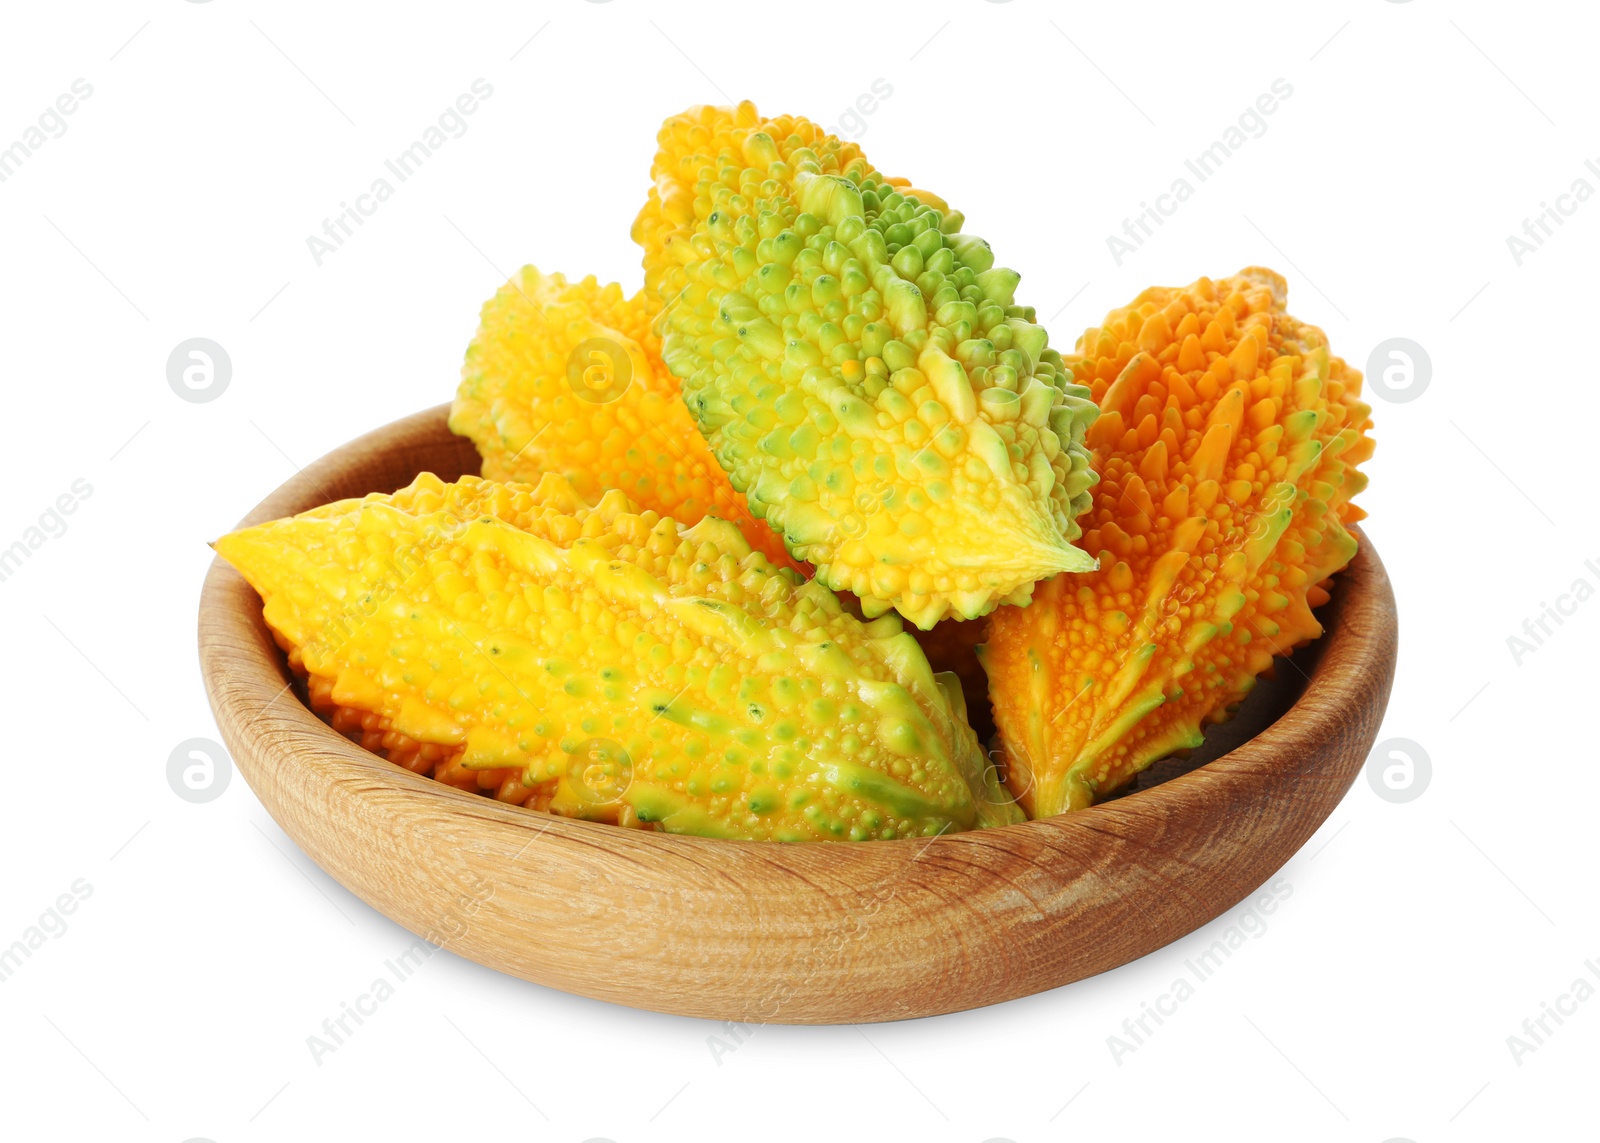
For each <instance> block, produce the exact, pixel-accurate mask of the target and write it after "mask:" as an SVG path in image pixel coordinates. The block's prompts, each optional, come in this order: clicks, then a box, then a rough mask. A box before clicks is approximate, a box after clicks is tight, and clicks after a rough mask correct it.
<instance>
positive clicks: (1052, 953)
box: [200, 406, 1398, 1023]
mask: <svg viewBox="0 0 1600 1143" xmlns="http://www.w3.org/2000/svg"><path fill="white" fill-rule="evenodd" d="M447 408H448V407H447V406H440V407H438V408H435V409H430V410H427V411H425V412H422V413H418V414H416V415H415V416H412V417H408V418H406V419H404V420H401V421H397V422H395V423H394V424H392V425H389V426H387V427H385V428H383V429H379V430H377V431H376V432H373V433H370V434H368V435H367V436H365V437H362V438H360V439H359V440H356V441H354V442H352V443H351V444H349V445H346V446H345V447H343V448H341V449H339V450H337V451H335V452H334V453H331V454H330V455H329V456H327V457H325V458H323V459H322V460H321V461H318V462H317V463H316V464H314V465H312V466H311V467H309V468H307V469H306V470H305V471H304V472H303V473H301V474H299V475H298V476H296V477H295V478H294V479H293V480H291V481H289V482H288V483H287V484H285V485H284V486H283V487H282V488H280V489H279V490H278V491H277V492H275V493H273V495H271V496H270V497H268V498H267V499H266V500H265V501H263V502H262V503H261V504H260V505H259V506H257V508H256V509H255V511H253V512H252V513H251V514H250V515H249V516H248V517H247V518H246V519H245V521H244V523H245V524H253V523H258V522H260V521H263V520H268V519H272V518H275V517H279V516H287V515H290V514H292V513H295V512H299V511H303V510H305V509H307V508H311V507H313V506H315V505H317V504H321V503H325V502H326V501H328V500H329V499H333V498H338V497H345V496H357V495H362V494H365V493H367V492H378V491H382V492H388V491H393V490H394V489H396V488H399V487H401V486H403V485H405V484H406V483H408V482H409V481H410V480H411V479H412V477H413V476H415V475H416V474H417V473H418V472H420V471H423V470H431V471H433V472H435V473H437V474H438V475H439V476H440V477H442V478H444V479H447V480H448V479H454V478H455V477H456V476H458V475H460V474H461V473H462V472H464V471H465V472H476V471H477V456H476V454H475V453H474V451H473V449H472V446H471V445H470V444H469V443H467V442H466V441H464V440H461V439H460V438H457V437H454V436H452V435H451V434H450V433H449V432H448V430H447V429H446V427H445V413H446V410H447ZM1323 614H1324V616H1325V621H1326V622H1327V624H1328V628H1329V630H1328V634H1327V635H1326V636H1325V637H1324V638H1323V639H1322V640H1319V641H1318V643H1317V644H1314V645H1313V651H1314V653H1313V654H1310V655H1306V656H1299V657H1297V658H1296V660H1294V661H1293V662H1294V663H1295V667H1294V671H1295V673H1296V674H1297V675H1298V674H1299V672H1302V671H1303V672H1304V676H1305V677H1303V678H1297V679H1296V683H1297V685H1296V686H1293V687H1290V688H1289V690H1290V691H1291V692H1296V691H1297V692H1299V693H1298V695H1297V697H1296V696H1294V695H1293V694H1292V693H1291V697H1293V701H1292V704H1289V705H1287V709H1265V708H1262V707H1260V706H1259V705H1257V704H1254V703H1252V704H1247V707H1246V711H1245V712H1244V713H1243V714H1241V717H1240V718H1239V719H1236V720H1235V722H1234V724H1231V726H1232V729H1233V731H1234V733H1236V734H1237V733H1238V731H1239V730H1240V729H1246V730H1255V731H1256V733H1254V735H1253V737H1250V738H1249V739H1248V740H1245V741H1243V742H1242V744H1240V745H1238V746H1237V748H1235V749H1233V750H1231V752H1229V753H1227V754H1226V755H1224V756H1222V757H1220V758H1217V759H1215V760H1214V761H1210V762H1208V763H1206V764H1204V765H1201V766H1198V767H1197V768H1194V769H1191V770H1189V772H1187V773H1178V774H1176V776H1172V777H1170V780H1167V781H1165V782H1163V783H1162V784H1160V785H1156V786H1154V787H1153V788H1148V789H1140V790H1139V791H1138V792H1137V793H1134V794H1131V795H1130V796H1127V797H1123V798H1120V799H1117V800H1115V801H1112V802H1108V803H1105V804H1103V805H1099V806H1096V807H1093V808H1091V809H1088V810H1084V811H1081V812H1078V813H1074V814H1067V815H1063V816H1061V817H1057V818H1052V819H1047V820H1044V821H1036V822H1028V823H1026V824H1023V825H1016V826H1007V827H1004V828H1001V829H992V830H982V831H976V832H972V833H963V834H955V835H951V836H948V837H941V838H934V839H931V840H921V839H913V840H903V841H884V842H863V843H848V842H814V843H800V844H789V845H785V844H781V843H774V842H767V843H758V842H730V841H717V840H711V839H705V838H693V837H674V836H669V835H664V834H656V833H643V832H634V831H631V830H623V829H617V828H615V827H612V826H606V825H599V824H595V823H590V822H582V821H574V820H570V819H565V818H559V817H551V816H547V815H544V814H539V813H535V812H532V811H527V810H522V809H519V808H515V807H510V806H505V805H501V804H499V803H497V802H494V801H492V800H491V799H488V798H484V797H478V796H475V795H472V794H468V793H463V792H460V791H457V790H454V789H451V788H449V787H447V786H444V785H443V784H441V783H437V782H434V781H432V780H430V779H427V778H423V777H419V776H417V775H415V774H411V773H409V772H407V771H404V770H402V769H401V768H399V767H397V766H394V765H391V764H390V763H388V762H385V761H384V760H382V759H380V758H378V757H376V756H375V755H372V754H369V753H367V752H366V751H364V750H362V749H361V748H360V747H359V746H356V745H354V744H353V743H351V742H350V741H348V740H347V739H345V738H344V737H342V736H340V735H338V734H336V733H335V732H334V731H332V730H331V729H329V728H328V727H327V726H325V725H324V724H323V723H322V722H321V721H319V720H318V719H317V718H316V717H315V716H314V715H313V714H312V713H311V712H310V711H309V710H307V709H306V708H305V707H304V706H303V705H302V704H301V703H300V701H299V700H298V699H297V697H296V695H295V693H294V691H292V690H288V689H286V684H287V683H288V682H289V678H290V676H289V673H288V669H287V667H286V665H285V663H284V659H283V656H282V655H281V654H280V653H279V652H278V650H277V648H276V647H275V646H274V645H273V642H272V639H271V637H270V635H269V634H268V632H267V629H266V627H265V625H264V623H263V621H262V618H261V603H260V600H259V599H258V598H257V596H256V594H255V593H254V592H253V591H252V590H251V589H250V588H249V586H248V585H246V584H245V582H244V581H243V580H242V579H241V578H240V577H239V576H238V575H237V574H236V573H235V572H234V571H233V570H232V569H231V568H230V567H228V566H227V565H226V564H224V563H223V562H222V561H220V560H218V561H217V562H216V563H215V564H214V565H213V567H212V568H211V572H210V574H209V575H208V577H207V579H206V583H205V588H204V592H203V595H202V598H201V603H200V659H201V666H202V670H203V673H204V676H205V680H206V688H207V691H208V693H209V695H210V698H211V705H212V709H213V710H214V711H215V712H216V717H217V724H218V726H219V727H220V728H221V732H222V736H223V739H224V740H225V741H226V743H227V745H228V749H229V750H230V751H231V752H232V754H233V759H234V761H235V763H236V764H237V765H238V767H239V770H240V772H241V773H242V774H243V775H244V777H245V779H246V780H247V781H248V782H249V783H250V786H251V788H252V789H253V790H254V791H255V793H256V795H257V796H258V797H259V798H260V799H261V801H262V803H263V804H264V805H265V806H266V808H267V810H268V811H269V812H270V813H271V814H272V816H273V818H274V819H276V820H277V822H278V824H279V825H280V826H282V827H283V829H284V831H285V832H287V833H288V834H289V836H290V837H292V838H294V840H295V841H296V842H297V843H299V845H300V846H301V848H303V849H304V850H305V851H306V853H308V854H309V855H310V856H311V857H312V859H313V860H315V861H316V862H317V864H318V865H320V866H322V868H323V869H325V870H327V871H328V873H329V874H331V875H332V876H333V877H335V878H336V879H337V880H338V881H340V882H341V883H342V884H343V885H345V886H346V887H347V888H349V889H350V891H351V892H353V893H355V894H356V895H357V896H358V897H360V898H362V900H364V901H366V902H368V903H369V904H371V905H372V906H373V908H375V909H377V910H378V911H380V912H382V913H384V914H385V915H386V916H389V917H391V918H393V919H394V920H395V921H397V922H399V923H400V924H402V925H404V926H405V927H406V928H408V929H410V930H412V931H413V932H415V933H418V934H420V935H423V936H427V937H429V938H430V939H432V940H434V941H435V942H437V943H443V944H444V945H445V946H446V947H448V948H450V949H451V950H452V951H454V952H457V953H459V954H461V955H462V956H466V957H470V958H471V959H473V960H476V961H479V962H480V963H482V964H485V965H489V966H490V967H493V968H496V969H499V970H501V971H502V972H506V973H510V974H512V975H514V976H519V977H523V978H524V979H527V980H531V981H536V982H538V983H540V984H544V985H548V986H550V987H552V988H560V989H564V990H566V991H569V992H576V993H580V994H582V995H585V996H593V997H598V998H600V999H604V1000H610V1001H615V1002H617V1003H619V1004H628V1005H633V1006H635V1007H640V1008H650V1009H655V1010H658V1011H662V1012H674V1013H681V1014H684V1015H690V1016H700V1017H709V1018H712V1019H717V1020H739V1021H773V1022H781V1023H833V1022H846V1021H848V1022H866V1021H877V1020H894V1019H901V1018H906V1017H913V1016H926V1015H933V1014H937V1013H942V1012H953V1011H959V1010H962V1009H967V1008H974V1007H978V1006H980V1005H985V1004H993V1003H996V1002H998V1001H1002V1000H1008V999H1011V998H1013V997H1017V996H1024V995H1027V994H1030V993H1034V992H1039V991H1042V990H1044V989H1047V988H1054V987H1056V986H1057V985H1061V984H1066V983H1068V982H1070V981H1074V980H1080V979H1082V978H1084V977H1087V976H1092V975H1094V974H1095V973H1099V972H1104V971H1106V970H1107V969H1111V968H1115V967H1116V966H1118V965H1121V964H1125V963H1127V962H1128V961H1130V960H1133V959H1135V958H1137V957H1141V956H1143V955H1145V954H1146V953H1148V952H1151V951H1153V950H1154V949H1157V948H1160V947H1161V946H1162V945H1164V944H1167V943H1168V942H1169V941H1172V940H1175V939H1176V938H1178V937H1181V936H1183V935H1184V934H1186V933H1189V932H1191V931H1193V930H1194V929H1195V928H1197V927H1199V926H1200V925H1203V924H1205V923H1206V922H1207V921H1210V920H1212V919H1213V918H1215V917H1216V916H1218V915H1219V914H1221V913H1223V912H1224V911H1226V910H1227V909H1229V908H1231V907H1232V906H1233V905H1235V904H1237V903H1238V902H1239V901H1240V900H1242V899H1243V898H1244V897H1245V896H1247V895H1248V894H1250V893H1251V892H1253V891H1254V890H1255V889H1256V888H1257V887H1259V886H1260V885H1261V884H1262V883H1263V882H1265V881H1266V880H1267V879H1268V878H1269V877H1270V876H1271V875H1272V874H1273V872H1275V871H1276V870H1277V869H1278V868H1279V867H1280V866H1282V865H1283V863H1284V862H1285V861H1287V860H1288V859H1289V857H1290V856H1291V855H1293V854H1294V852H1295V851H1296V850H1297V849H1299V848H1300V846H1301V845H1303V844H1304V843H1305V841H1306V839H1307V838H1309V837H1310V836H1311V834H1312V832H1313V831H1315V830H1316V828H1317V826H1318V825H1319V824H1320V823H1321V822H1322V821H1323V819H1324V818H1326V817H1327V815H1328V814H1329V812H1330V811H1332V809H1333V807H1334V806H1335V805H1337V804H1338V802H1339V800H1340V798H1341V797H1343V795H1344V793H1345V791H1346V790H1347V789H1348V788H1349V786H1350V783H1351V781H1352V780H1353V779H1354V777H1355V775H1356V773H1357V772H1358V771H1359V769H1360V768H1361V765H1362V763H1363V761H1364V760H1365V758H1366V755H1367V752H1368V751H1369V750H1370V749H1371V746H1372V741H1373V738H1374V736H1375V735H1376V733H1377V729H1378V724H1379V721H1380V719H1381V717H1382V714H1383V709H1384V706H1385V704H1386V703H1387V701H1388V696H1389V687H1390V683H1391V681H1392V679H1393V673H1394V663H1395V653H1396V645H1397V638H1398V634H1397V623H1396V615H1395V606H1394V597H1393V594H1392V592H1391V589H1390V585H1389V580H1388V576H1387V575H1386V574H1385V572H1384V569H1383V565H1382V563H1381V562H1380V561H1379V559H1378V557H1377V554H1376V553H1375V552H1373V550H1372V547H1371V545H1370V544H1369V543H1367V542H1365V541H1364V540H1363V543H1362V546H1361V553H1360V554H1359V555H1358V556H1357V557H1356V560H1355V562H1354V563H1353V564H1352V565H1351V567H1350V568H1349V570H1348V571H1346V572H1345V573H1343V574H1342V575H1341V576H1340V577H1339V579H1338V581H1337V587H1336V590H1335V592H1334V599H1333V602H1332V603H1331V604H1329V605H1328V607H1327V608H1326V609H1325V611H1324V613H1323ZM1280 705H1281V704H1280ZM1251 719H1254V720H1257V721H1258V722H1259V723H1260V725H1259V726H1249V725H1248V723H1249V721H1250V720H1251ZM1178 769H1182V767H1179V768H1178Z"/></svg>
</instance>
